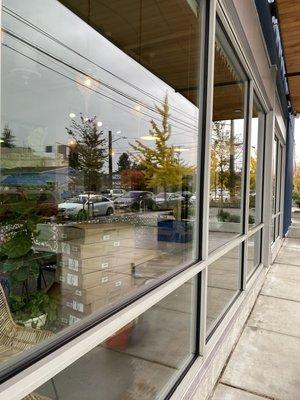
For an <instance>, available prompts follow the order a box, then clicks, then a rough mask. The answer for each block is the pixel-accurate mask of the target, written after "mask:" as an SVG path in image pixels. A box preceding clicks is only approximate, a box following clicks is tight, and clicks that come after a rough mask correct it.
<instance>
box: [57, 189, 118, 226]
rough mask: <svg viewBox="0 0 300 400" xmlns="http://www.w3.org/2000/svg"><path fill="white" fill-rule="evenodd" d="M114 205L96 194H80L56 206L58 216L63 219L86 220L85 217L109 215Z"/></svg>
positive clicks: (113, 209) (112, 211)
mask: <svg viewBox="0 0 300 400" xmlns="http://www.w3.org/2000/svg"><path fill="white" fill-rule="evenodd" d="M114 211H115V208H114V203H113V201H111V200H110V199H108V198H107V197H105V196H102V195H98V194H90V195H89V194H81V195H79V196H78V197H73V198H71V199H68V200H66V201H65V202H64V203H61V204H59V205H58V214H59V215H61V216H63V217H65V218H74V217H75V218H77V219H80V220H81V219H86V218H87V217H94V216H101V215H111V214H113V213H114Z"/></svg>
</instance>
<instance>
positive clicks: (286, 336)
mask: <svg viewBox="0 0 300 400" xmlns="http://www.w3.org/2000/svg"><path fill="white" fill-rule="evenodd" d="M263 399H269V400H298V399H300V239H294V238H293V239H287V240H285V242H284V245H283V247H282V249H281V250H280V252H279V254H278V256H277V258H276V260H275V263H274V264H273V266H272V267H271V270H270V272H269V274H268V276H267V279H266V281H265V284H264V286H263V288H262V290H261V293H260V295H259V297H258V300H257V303H256V305H255V307H254V309H253V310H252V313H251V315H250V318H249V320H248V322H247V325H246V327H245V329H244V332H243V334H242V336H241V338H240V340H239V342H238V344H237V346H236V348H235V350H234V351H233V353H232V355H231V357H230V360H229V362H228V364H227V367H226V368H225V371H224V373H223V375H222V376H221V378H220V381H219V384H218V385H217V388H216V390H215V392H214V394H213V395H212V400H263Z"/></svg>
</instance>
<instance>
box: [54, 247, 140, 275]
mask: <svg viewBox="0 0 300 400" xmlns="http://www.w3.org/2000/svg"><path fill="white" fill-rule="evenodd" d="M133 262H134V253H133V252H126V253H123V254H122V256H121V257H118V256H115V255H112V256H99V257H92V258H84V259H78V258H76V257H75V258H74V257H72V256H68V255H65V254H63V255H61V257H60V260H59V265H60V266H61V267H62V268H63V269H65V270H69V271H74V272H76V273H80V274H83V275H84V274H89V273H91V272H95V271H103V270H111V271H112V272H113V271H114V272H118V270H119V271H120V272H121V271H122V272H121V273H130V271H131V264H132V263H133Z"/></svg>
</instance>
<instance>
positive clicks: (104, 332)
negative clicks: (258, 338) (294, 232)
mask: <svg viewBox="0 0 300 400" xmlns="http://www.w3.org/2000/svg"><path fill="white" fill-rule="evenodd" d="M282 2H283V1H282ZM1 3H2V12H1V27H2V47H1V59H2V63H1V93H2V96H1V124H2V125H1V126H2V136H1V148H0V159H1V176H0V190H1V194H0V195H1V199H0V200H1V211H0V217H1V220H0V221H1V236H0V240H1V249H0V258H1V261H0V262H1V268H0V279H1V288H0V289H1V290H0V297H1V299H0V318H1V327H0V360H1V365H0V379H1V386H0V399H1V400H2V399H3V400H7V399H11V400H18V399H26V400H29V399H44V400H45V399H49V400H50V399H52V400H54V399H62V400H65V399H66V400H67V399H87V400H89V399H91V400H92V399H101V400H102V399H103V400H110V399H111V400H118V399H124V400H125V399H132V400H134V399H145V400H148V399H149V400H150V399H206V398H208V396H209V394H210V393H211V391H212V389H213V387H214V385H215V383H216V381H217V379H218V376H219V375H220V373H221V371H222V368H223V367H224V365H225V362H226V360H227V358H228V356H229V354H230V352H231V350H232V348H233V346H234V343H235V342H236V340H237V339H238V337H239V335H240V333H241V330H242V328H243V325H244V323H245V321H246V320H247V317H248V315H249V313H250V310H251V308H252V307H253V305H254V302H255V300H256V297H257V295H258V293H259V290H260V288H261V286H262V284H263V282H264V278H265V275H266V273H267V270H268V267H269V266H270V264H271V263H272V261H273V260H274V258H275V256H276V254H277V253H278V250H279V248H280V246H281V244H282V240H283V238H284V237H285V235H286V234H287V232H288V227H289V225H290V219H291V214H290V208H291V191H292V184H291V174H292V166H293V116H292V114H293V113H294V111H295V110H294V109H293V104H292V103H291V99H290V92H289V84H288V81H287V79H286V71H285V69H284V65H285V64H284V62H285V59H284V57H283V53H282V48H281V47H280V46H281V42H280V40H281V36H280V32H279V31H278V25H277V23H276V21H275V19H274V18H275V17H274V12H276V7H277V6H275V5H270V4H269V2H267V1H257V2H255V1H254V0H246V1H238V0H210V1H209V0H159V1H158V0H134V1H133V0H130V1H129V0H113V1H112V0H111V1H93V0H61V1H57V0H43V1H39V0H27V1H26V2H25V1H19V0H2V1H1ZM274 7H275V8H274ZM274 10H275V11H274ZM276 29H277V30H276ZM280 49H281V58H280V57H279V55H280ZM62 148H63V154H62V152H61V151H60V150H59V149H62ZM20 149H21V150H22V151H20ZM11 154H13V155H14V157H9V155H11ZM24 154H25V155H26V156H24ZM21 155H22V156H21ZM13 159H15V160H16V161H15V163H14V162H11V161H12V160H13ZM8 161H9V162H8Z"/></svg>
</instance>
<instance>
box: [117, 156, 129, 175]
mask: <svg viewBox="0 0 300 400" xmlns="http://www.w3.org/2000/svg"><path fill="white" fill-rule="evenodd" d="M130 168H131V160H130V157H129V154H127V153H122V154H121V155H120V157H119V161H118V170H119V172H121V171H125V170H126V169H130Z"/></svg>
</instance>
